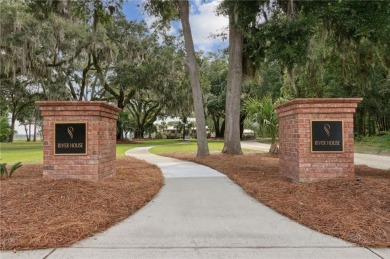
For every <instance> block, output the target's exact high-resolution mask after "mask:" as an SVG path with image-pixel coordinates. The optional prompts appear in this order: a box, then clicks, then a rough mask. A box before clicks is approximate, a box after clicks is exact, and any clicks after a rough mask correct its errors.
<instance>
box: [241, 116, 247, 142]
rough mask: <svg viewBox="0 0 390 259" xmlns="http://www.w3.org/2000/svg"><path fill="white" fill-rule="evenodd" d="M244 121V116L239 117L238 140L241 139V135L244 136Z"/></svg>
mask: <svg viewBox="0 0 390 259" xmlns="http://www.w3.org/2000/svg"><path fill="white" fill-rule="evenodd" d="M245 119H246V114H241V115H240V139H242V135H244V122H245Z"/></svg>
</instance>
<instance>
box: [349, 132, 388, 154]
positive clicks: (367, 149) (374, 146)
mask: <svg viewBox="0 0 390 259" xmlns="http://www.w3.org/2000/svg"><path fill="white" fill-rule="evenodd" d="M355 152H357V153H367V154H378V155H390V133H388V134H386V135H383V136H372V137H363V138H361V139H356V140H355Z"/></svg>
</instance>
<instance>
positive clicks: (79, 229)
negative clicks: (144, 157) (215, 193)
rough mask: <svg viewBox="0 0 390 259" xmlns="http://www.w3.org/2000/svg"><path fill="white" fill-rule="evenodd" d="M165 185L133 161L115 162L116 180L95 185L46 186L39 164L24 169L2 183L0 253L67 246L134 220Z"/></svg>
mask: <svg viewBox="0 0 390 259" xmlns="http://www.w3.org/2000/svg"><path fill="white" fill-rule="evenodd" d="M163 184H164V180H163V176H162V174H161V171H160V170H159V169H158V168H157V167H155V166H153V165H150V164H147V163H146V162H144V161H141V160H138V159H135V158H121V159H117V174H116V176H114V177H112V178H109V179H105V180H102V181H99V182H87V181H80V180H70V179H64V180H44V179H42V164H34V165H23V166H22V167H21V168H20V169H18V171H16V172H15V173H14V175H13V176H12V178H10V179H9V180H1V181H0V195H1V198H0V213H1V214H0V249H1V250H11V249H14V250H22V249H37V248H56V247H65V246H69V245H71V244H73V243H75V242H77V241H79V240H81V239H84V238H86V237H89V236H92V235H94V234H96V233H98V232H100V231H103V230H105V229H107V228H108V227H110V226H112V225H113V224H115V223H117V222H119V221H121V220H122V219H124V218H126V217H128V216H129V215H131V214H133V213H134V212H135V211H137V210H138V209H139V208H141V207H142V206H143V205H144V204H146V203H147V202H148V201H150V200H151V199H152V198H153V197H154V195H155V194H156V193H157V192H158V191H159V190H160V188H161V187H162V186H163Z"/></svg>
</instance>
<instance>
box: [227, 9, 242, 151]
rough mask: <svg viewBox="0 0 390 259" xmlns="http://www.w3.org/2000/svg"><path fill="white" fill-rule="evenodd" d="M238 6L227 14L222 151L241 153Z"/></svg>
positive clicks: (240, 73) (240, 48) (240, 43)
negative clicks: (227, 44)
mask: <svg viewBox="0 0 390 259" xmlns="http://www.w3.org/2000/svg"><path fill="white" fill-rule="evenodd" d="M238 16H239V13H238V7H237V5H236V6H235V7H234V8H233V10H232V11H231V13H230V14H229V22H230V23H229V71H228V81H227V93H226V108H225V112H226V115H225V140H224V147H223V150H222V152H223V153H227V154H235V155H242V150H241V143H240V102H241V84H242V52H243V35H242V32H241V30H240V28H239V27H238V24H237V21H238V18H239V17H238Z"/></svg>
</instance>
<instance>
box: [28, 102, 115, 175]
mask: <svg viewBox="0 0 390 259" xmlns="http://www.w3.org/2000/svg"><path fill="white" fill-rule="evenodd" d="M36 103H37V105H38V106H39V107H40V110H41V114H42V116H43V119H44V121H43V138H44V141H43V177H44V178H54V179H59V178H76V179H82V180H94V181H97V180H100V179H103V178H106V177H109V176H112V175H114V174H115V172H116V169H115V160H116V121H117V118H118V114H119V111H120V109H119V108H117V107H114V106H112V105H109V104H107V103H105V102H100V101H94V102H86V101H66V102H63V101H47V102H46V101H42V102H36ZM56 122H69V123H71V122H85V123H86V125H87V134H86V142H87V143H86V144H87V154H85V155H79V154H77V155H55V154H54V144H55V143H54V142H55V139H54V137H55V133H54V127H55V123H56Z"/></svg>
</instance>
